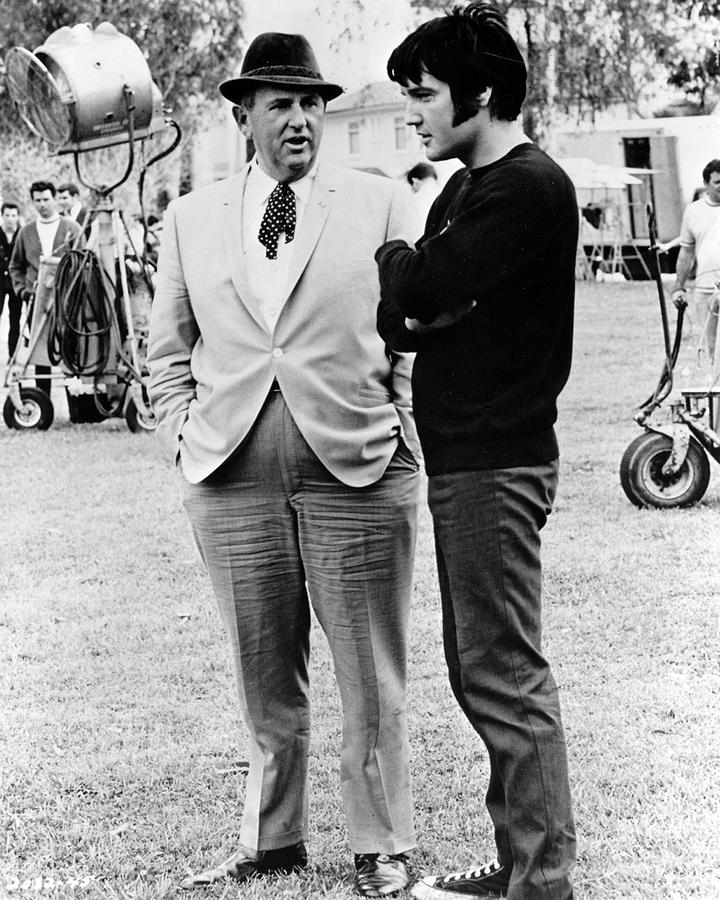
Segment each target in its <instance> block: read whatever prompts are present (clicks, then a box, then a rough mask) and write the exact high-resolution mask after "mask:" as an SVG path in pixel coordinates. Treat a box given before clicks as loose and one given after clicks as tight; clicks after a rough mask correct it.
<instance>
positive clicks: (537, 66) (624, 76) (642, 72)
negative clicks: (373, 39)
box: [410, 0, 720, 141]
mask: <svg viewBox="0 0 720 900" xmlns="http://www.w3.org/2000/svg"><path fill="white" fill-rule="evenodd" d="M410 3H411V6H412V7H413V9H414V10H415V11H416V12H417V13H418V14H421V15H422V17H423V18H426V17H427V14H428V13H429V12H432V13H436V14H439V13H441V12H443V11H445V10H446V9H447V8H448V6H449V5H450V4H448V3H447V2H445V0H410ZM458 5H460V6H462V5H465V4H464V3H459V4H458ZM496 5H497V6H498V7H500V8H501V9H502V10H503V11H504V12H505V13H506V15H507V17H508V24H509V27H510V30H511V31H512V33H513V35H514V36H515V38H516V39H517V40H518V42H519V43H520V45H521V46H522V47H523V48H524V50H525V52H526V55H527V59H528V63H529V68H530V75H529V83H528V96H527V101H526V105H525V127H526V130H527V131H528V132H529V134H530V135H531V136H532V137H534V138H536V139H539V140H541V141H542V140H543V139H547V138H548V136H549V134H550V131H551V124H552V122H553V120H554V118H555V117H556V115H557V113H558V112H560V113H564V114H568V115H572V116H574V117H577V118H582V117H584V116H590V117H591V118H592V117H593V116H594V114H595V113H596V112H598V111H600V110H602V109H605V108H607V107H608V106H610V105H612V104H614V103H618V102H620V103H623V104H625V106H626V108H627V110H628V112H629V113H630V114H637V113H638V112H639V110H640V109H641V107H642V105H643V100H644V98H645V96H646V94H647V92H648V91H649V90H652V88H653V87H656V86H659V85H661V84H662V83H670V84H672V85H674V86H677V87H679V88H682V89H683V90H684V91H686V92H687V93H688V94H689V95H691V96H694V97H695V98H696V99H697V101H698V103H700V104H701V105H703V104H704V103H705V102H706V97H707V95H708V92H710V93H711V92H712V87H713V86H715V85H717V84H718V83H719V82H720V67H719V66H718V57H717V47H718V41H719V36H720V25H719V24H718V19H717V13H718V12H719V11H720V3H717V2H697V0H655V2H653V3H647V2H645V0H496ZM701 26H702V27H701ZM698 41H699V43H700V48H699V49H698Z"/></svg>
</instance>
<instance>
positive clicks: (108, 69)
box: [5, 22, 167, 154]
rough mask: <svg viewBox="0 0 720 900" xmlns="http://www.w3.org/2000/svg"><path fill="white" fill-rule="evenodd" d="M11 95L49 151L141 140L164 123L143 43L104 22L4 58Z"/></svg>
mask: <svg viewBox="0 0 720 900" xmlns="http://www.w3.org/2000/svg"><path fill="white" fill-rule="evenodd" d="M5 69H6V83H7V86H8V91H9V93H10V97H11V99H12V101H13V102H14V104H15V106H16V108H17V110H18V113H19V115H20V116H21V117H22V119H23V120H24V121H25V123H26V124H27V125H28V126H29V127H30V128H31V129H32V130H33V131H34V132H35V133H36V134H38V135H39V136H40V137H41V138H42V139H43V140H45V141H46V142H47V143H48V144H49V145H50V148H51V151H52V152H53V153H58V154H61V153H80V152H83V151H85V150H98V149H100V148H103V147H110V146H113V145H115V144H122V143H126V142H127V141H128V139H129V138H130V139H131V140H142V139H143V138H146V137H150V136H151V135H153V134H155V133H156V132H158V131H161V130H162V129H163V128H165V126H166V124H167V123H166V120H165V118H164V115H163V108H162V96H161V94H160V91H159V90H158V88H157V86H156V85H155V84H154V83H153V80H152V76H151V74H150V69H149V67H148V64H147V61H146V59H145V57H144V56H143V54H142V52H141V50H140V48H139V47H138V46H137V44H135V42H134V41H133V40H131V39H130V38H129V37H127V36H126V35H124V34H121V33H120V32H119V31H118V30H117V28H115V26H114V25H112V24H110V23H109V22H102V23H100V24H99V25H98V26H97V28H95V29H92V28H91V27H90V26H89V25H86V24H80V25H74V26H72V27H70V26H64V27H63V28H59V29H58V30H57V31H55V32H53V33H52V34H51V35H50V36H49V37H48V38H47V40H46V41H45V43H44V44H42V46H40V47H38V48H37V49H36V50H35V51H34V52H30V51H29V50H26V49H25V48H23V47H14V48H13V49H12V50H10V51H9V52H8V54H7V56H6V58H5Z"/></svg>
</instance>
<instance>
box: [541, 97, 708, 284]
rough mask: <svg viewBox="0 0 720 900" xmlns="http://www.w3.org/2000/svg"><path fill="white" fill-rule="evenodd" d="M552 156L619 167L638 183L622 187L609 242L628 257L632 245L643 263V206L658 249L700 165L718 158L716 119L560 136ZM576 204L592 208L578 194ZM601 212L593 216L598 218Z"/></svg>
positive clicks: (634, 124)
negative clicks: (653, 224)
mask: <svg viewBox="0 0 720 900" xmlns="http://www.w3.org/2000/svg"><path fill="white" fill-rule="evenodd" d="M557 154H558V155H559V156H562V157H585V158H588V159H591V160H593V161H594V162H596V163H600V164H609V165H612V166H621V167H623V168H625V169H626V170H627V171H628V172H629V173H631V174H632V175H633V176H635V177H636V178H637V179H638V180H639V182H640V183H639V184H629V185H627V187H626V188H625V189H624V190H623V192H622V196H621V197H620V199H619V202H617V203H616V204H615V206H614V208H613V209H612V210H611V212H610V214H611V215H613V216H615V217H617V218H618V225H617V227H618V233H617V235H614V238H617V239H618V240H619V241H620V242H621V244H622V245H623V252H626V250H627V251H629V252H630V255H631V256H632V255H634V253H633V252H631V251H632V246H633V245H634V247H636V248H638V250H639V251H640V254H641V255H642V257H643V259H644V260H645V261H646V262H647V259H648V256H649V248H650V236H649V232H648V222H647V216H646V213H645V210H646V209H647V206H648V204H650V205H651V206H652V207H653V209H654V210H655V216H656V222H657V235H658V240H659V241H660V243H661V244H662V243H665V242H668V241H671V240H673V239H674V238H676V237H677V236H678V234H679V233H680V224H681V222H682V216H683V212H684V210H685V207H686V206H687V205H688V204H689V203H691V202H692V201H693V200H694V199H696V198H697V196H698V193H699V191H700V190H701V188H702V170H703V168H704V166H705V164H706V163H707V162H708V161H709V160H710V159H713V158H715V157H720V115H718V116H716V115H709V116H668V117H664V118H657V119H626V120H622V121H617V122H615V123H613V124H612V125H604V126H598V127H596V128H594V129H593V130H582V131H580V130H577V129H574V130H565V131H562V130H561V131H560V132H559V133H558V135H557ZM578 201H579V204H580V206H581V208H583V207H586V208H587V207H588V206H589V205H592V204H593V198H592V197H591V196H590V195H588V196H587V197H586V196H585V195H584V193H583V192H582V191H578ZM603 212H604V210H602V209H601V210H599V214H600V215H601V216H602V214H603ZM607 243H610V242H609V241H608V242H607ZM671 259H672V261H673V263H674V257H672V258H671ZM628 265H629V268H630V269H634V270H635V271H636V272H637V274H636V275H635V276H633V277H645V276H644V275H642V274H640V273H639V269H640V268H641V267H640V266H639V265H634V266H633V264H632V263H628ZM670 268H672V265H671V266H670Z"/></svg>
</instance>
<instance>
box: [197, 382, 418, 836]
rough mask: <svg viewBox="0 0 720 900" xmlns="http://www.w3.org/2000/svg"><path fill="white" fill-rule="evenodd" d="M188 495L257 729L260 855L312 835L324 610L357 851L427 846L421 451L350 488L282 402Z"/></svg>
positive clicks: (243, 701) (250, 787) (252, 801)
mask: <svg viewBox="0 0 720 900" xmlns="http://www.w3.org/2000/svg"><path fill="white" fill-rule="evenodd" d="M183 485H184V486H183V501H184V504H185V508H186V510H187V513H188V516H189V518H190V521H191V523H192V527H193V532H194V535H195V539H196V542H197V545H198V547H199V549H200V553H201V555H202V557H203V560H204V562H205V565H206V566H207V569H208V572H209V574H210V578H211V580H212V585H213V589H214V592H215V595H216V597H217V600H218V604H219V607H220V611H221V613H222V616H223V619H224V622H225V625H226V628H227V632H228V635H229V638H230V644H231V647H232V652H233V655H234V661H235V667H236V674H237V685H238V690H239V695H240V705H241V709H242V713H243V717H244V719H245V722H246V724H247V727H248V731H249V733H250V744H251V751H250V771H249V773H248V780H247V791H246V797H245V808H244V812H243V818H242V828H241V832H240V842H241V846H242V847H243V848H245V849H246V850H248V851H251V852H255V851H257V850H271V849H277V848H278V847H284V846H288V845H290V844H293V843H296V842H297V841H301V840H305V839H306V838H307V821H308V788H307V763H308V743H309V733H310V697H309V684H308V655H309V631H310V605H311V604H312V608H313V610H314V612H315V614H316V616H317V618H318V620H319V622H320V625H321V626H322V628H323V630H324V632H325V634H326V636H327V639H328V642H329V645H330V650H331V652H332V656H333V661H334V665H335V677H336V679H337V683H338V687H339V689H340V697H341V701H342V708H343V738H342V753H341V785H342V798H343V804H344V807H345V813H346V817H347V823H348V831H349V839H350V845H351V847H352V849H353V851H354V852H355V853H401V852H403V851H406V850H409V849H411V848H412V847H413V846H414V845H415V835H414V830H413V810H412V795H411V787H410V773H409V746H408V735H407V722H406V712H405V681H406V638H407V626H408V615H409V607H410V593H411V576H412V566H413V555H414V547H415V537H416V515H417V487H418V472H417V464H416V463H415V461H414V459H413V458H412V455H411V454H409V453H408V452H407V451H406V450H405V448H404V446H402V445H401V446H400V448H399V450H398V452H397V453H396V454H395V456H394V458H393V460H392V461H391V462H390V465H389V467H388V469H387V471H386V472H385V474H384V476H383V477H382V478H381V479H380V481H378V482H376V483H375V484H372V485H369V486H368V487H364V488H351V487H348V486H347V485H344V484H342V483H341V482H340V481H338V480H337V479H336V478H335V477H334V476H332V475H331V474H330V473H329V472H328V471H327V470H326V469H325V468H324V466H323V465H322V464H321V463H320V462H319V460H318V459H317V457H316V456H315V454H314V453H313V452H312V450H311V449H310V447H309V446H308V445H307V443H306V442H305V440H304V438H303V437H302V435H301V434H300V431H299V430H298V429H297V427H296V425H295V423H294V421H293V419H292V417H291V415H290V413H289V411H288V409H287V406H286V405H285V402H284V400H283V398H282V395H281V394H280V393H278V392H274V393H271V394H270V396H269V398H268V401H267V403H266V405H265V408H264V409H263V412H262V413H261V415H260V417H259V419H258V421H257V423H256V424H255V427H254V429H253V431H252V432H251V434H250V436H249V438H248V440H247V441H246V443H245V444H244V446H243V447H242V448H241V450H240V451H239V452H237V453H236V454H235V455H234V456H233V457H232V458H231V459H230V460H229V461H228V462H226V463H225V464H224V465H223V466H222V467H221V468H220V469H219V470H218V471H217V472H215V473H213V475H211V476H210V477H209V478H208V479H206V480H205V481H204V482H201V483H200V484H196V485H194V484H189V483H187V482H186V481H184V479H183ZM308 595H309V596H308Z"/></svg>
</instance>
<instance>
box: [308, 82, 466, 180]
mask: <svg viewBox="0 0 720 900" xmlns="http://www.w3.org/2000/svg"><path fill="white" fill-rule="evenodd" d="M322 154H323V158H324V159H329V160H331V161H332V162H335V163H338V164H339V165H343V166H349V167H350V168H353V169H366V170H369V171H373V172H379V173H382V174H383V175H388V176H390V178H399V177H402V175H403V174H404V173H405V172H407V170H408V169H410V168H411V167H412V166H414V165H415V163H418V162H421V161H426V156H425V152H424V150H423V146H422V143H421V141H420V139H419V138H418V136H417V135H416V134H415V130H414V129H413V128H409V127H408V126H407V125H406V124H405V100H404V99H403V96H402V94H401V93H400V88H399V87H398V85H396V84H394V83H392V82H390V81H375V82H372V83H371V84H367V85H365V87H363V88H361V90H359V91H355V92H354V93H352V94H346V95H342V96H340V97H338V98H337V99H336V100H333V101H332V102H331V103H330V104H328V108H327V114H326V116H325V132H324V137H323V148H322ZM433 165H434V166H435V169H436V170H437V173H438V179H439V181H440V182H441V183H444V182H445V181H447V179H448V178H449V176H450V175H451V174H452V173H453V172H454V171H455V170H456V169H458V168H459V166H460V164H459V163H458V161H457V160H447V161H442V162H438V163H433Z"/></svg>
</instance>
